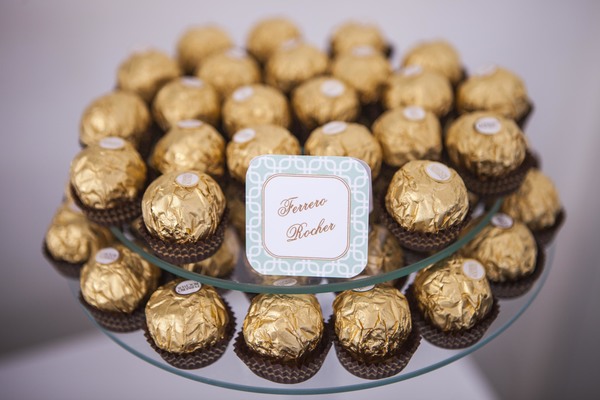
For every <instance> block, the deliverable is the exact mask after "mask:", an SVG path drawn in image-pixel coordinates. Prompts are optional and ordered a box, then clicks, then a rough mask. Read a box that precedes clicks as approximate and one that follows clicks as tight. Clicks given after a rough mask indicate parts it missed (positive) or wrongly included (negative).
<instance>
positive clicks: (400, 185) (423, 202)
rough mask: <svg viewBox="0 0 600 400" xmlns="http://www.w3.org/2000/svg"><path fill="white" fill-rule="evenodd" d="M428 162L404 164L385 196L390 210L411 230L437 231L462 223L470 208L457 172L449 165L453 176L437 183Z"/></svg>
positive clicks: (465, 190) (397, 219) (464, 188)
mask: <svg viewBox="0 0 600 400" xmlns="http://www.w3.org/2000/svg"><path fill="white" fill-rule="evenodd" d="M428 164H429V161H423V160H414V161H410V162H408V163H406V164H404V166H403V167H402V168H400V169H399V170H398V171H397V172H396V173H395V174H394V177H393V178H392V181H391V182H390V186H389V189H388V192H387V195H386V197H385V205H386V208H387V211H388V213H389V214H390V215H391V216H392V217H394V219H395V220H396V222H397V223H398V224H399V225H400V226H401V227H402V228H404V229H406V230H408V231H416V232H431V233H436V232H439V231H440V230H443V229H447V228H450V227H452V226H454V225H456V224H458V223H460V222H462V221H463V220H464V219H465V217H466V216H467V212H468V211H469V199H468V195H467V189H466V187H465V184H464V182H463V180H462V178H461V177H460V176H459V175H458V174H457V173H456V171H454V170H453V169H451V168H450V172H451V177H450V179H449V180H448V181H445V182H438V181H436V180H434V179H432V178H431V177H429V175H427V173H426V172H425V167H426V166H427V165H428Z"/></svg>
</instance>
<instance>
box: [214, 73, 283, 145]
mask: <svg viewBox="0 0 600 400" xmlns="http://www.w3.org/2000/svg"><path fill="white" fill-rule="evenodd" d="M262 124H273V125H279V126H282V127H284V128H287V127H289V125H290V110H289V106H288V102H287V99H286V98H285V96H284V95H283V94H282V93H281V92H280V91H279V90H277V89H275V88H272V87H270V86H266V85H258V84H256V85H247V86H242V87H239V88H237V89H236V90H235V91H234V92H233V93H232V94H231V96H229V97H228V98H227V100H225V103H224V104H223V126H224V128H225V130H226V131H227V133H228V134H229V136H230V137H231V136H233V134H234V133H236V132H237V131H239V130H240V129H242V128H246V127H248V126H250V125H262Z"/></svg>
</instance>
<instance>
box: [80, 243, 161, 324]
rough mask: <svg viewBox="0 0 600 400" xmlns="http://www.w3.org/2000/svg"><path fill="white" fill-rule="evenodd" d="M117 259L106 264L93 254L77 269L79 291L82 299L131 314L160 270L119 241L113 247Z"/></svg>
mask: <svg viewBox="0 0 600 400" xmlns="http://www.w3.org/2000/svg"><path fill="white" fill-rule="evenodd" d="M113 247H114V248H115V249H117V251H118V252H119V254H120V255H119V258H118V259H117V260H116V261H114V262H112V263H110V264H101V263H98V262H97V261H96V260H95V258H93V257H94V256H93V255H92V258H91V259H90V260H89V261H88V262H87V263H86V264H85V265H84V266H83V268H82V270H81V277H80V285H81V294H82V296H83V298H84V299H85V301H86V302H88V303H89V304H91V305H92V306H94V307H96V308H98V309H100V310H103V311H112V312H121V313H132V312H133V311H135V309H136V308H138V307H139V305H140V303H141V302H142V301H143V300H144V299H146V298H147V297H148V296H149V295H150V293H152V291H153V290H154V289H155V288H156V285H157V284H158V278H159V277H160V269H159V268H158V267H156V266H154V265H152V264H150V263H149V262H148V261H146V260H144V259H143V258H142V257H141V256H140V255H139V254H137V253H134V252H133V251H131V250H129V249H128V248H127V247H125V246H123V245H121V244H115V245H114V246H113Z"/></svg>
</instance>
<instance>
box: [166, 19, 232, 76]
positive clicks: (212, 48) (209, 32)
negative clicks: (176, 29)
mask: <svg viewBox="0 0 600 400" xmlns="http://www.w3.org/2000/svg"><path fill="white" fill-rule="evenodd" d="M231 47H233V40H232V39H231V38H230V37H229V35H228V34H227V32H225V31H224V30H223V29H221V28H220V27H218V26H215V25H205V26H196V27H193V28H190V29H188V30H187V31H186V32H185V33H184V34H183V35H182V36H181V38H179V41H178V42H177V59H178V60H179V64H180V65H181V68H183V70H184V72H185V73H187V74H192V73H194V71H196V70H197V69H198V67H199V66H200V65H201V63H203V62H204V61H205V59H206V58H208V57H209V56H210V55H212V54H215V53H218V52H221V51H224V50H227V49H229V48H231Z"/></svg>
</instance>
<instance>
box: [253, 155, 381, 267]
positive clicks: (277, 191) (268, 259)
mask: <svg viewBox="0 0 600 400" xmlns="http://www.w3.org/2000/svg"><path fill="white" fill-rule="evenodd" d="M371 207H372V205H371V171H370V169H369V167H368V166H367V165H366V164H365V163H364V162H363V161H361V160H357V159H355V158H351V157H313V156H279V155H265V156H260V157H256V158H255V159H253V160H252V162H251V163H250V167H249V168H248V172H247V174H246V256H247V258H248V261H249V263H250V265H251V266H252V268H254V269H255V270H256V271H257V272H259V273H260V274H263V275H284V276H320V277H331V278H350V277H353V276H356V275H358V274H359V273H360V272H361V271H362V270H363V269H364V268H365V266H366V265H367V252H368V236H369V212H370V211H371Z"/></svg>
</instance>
